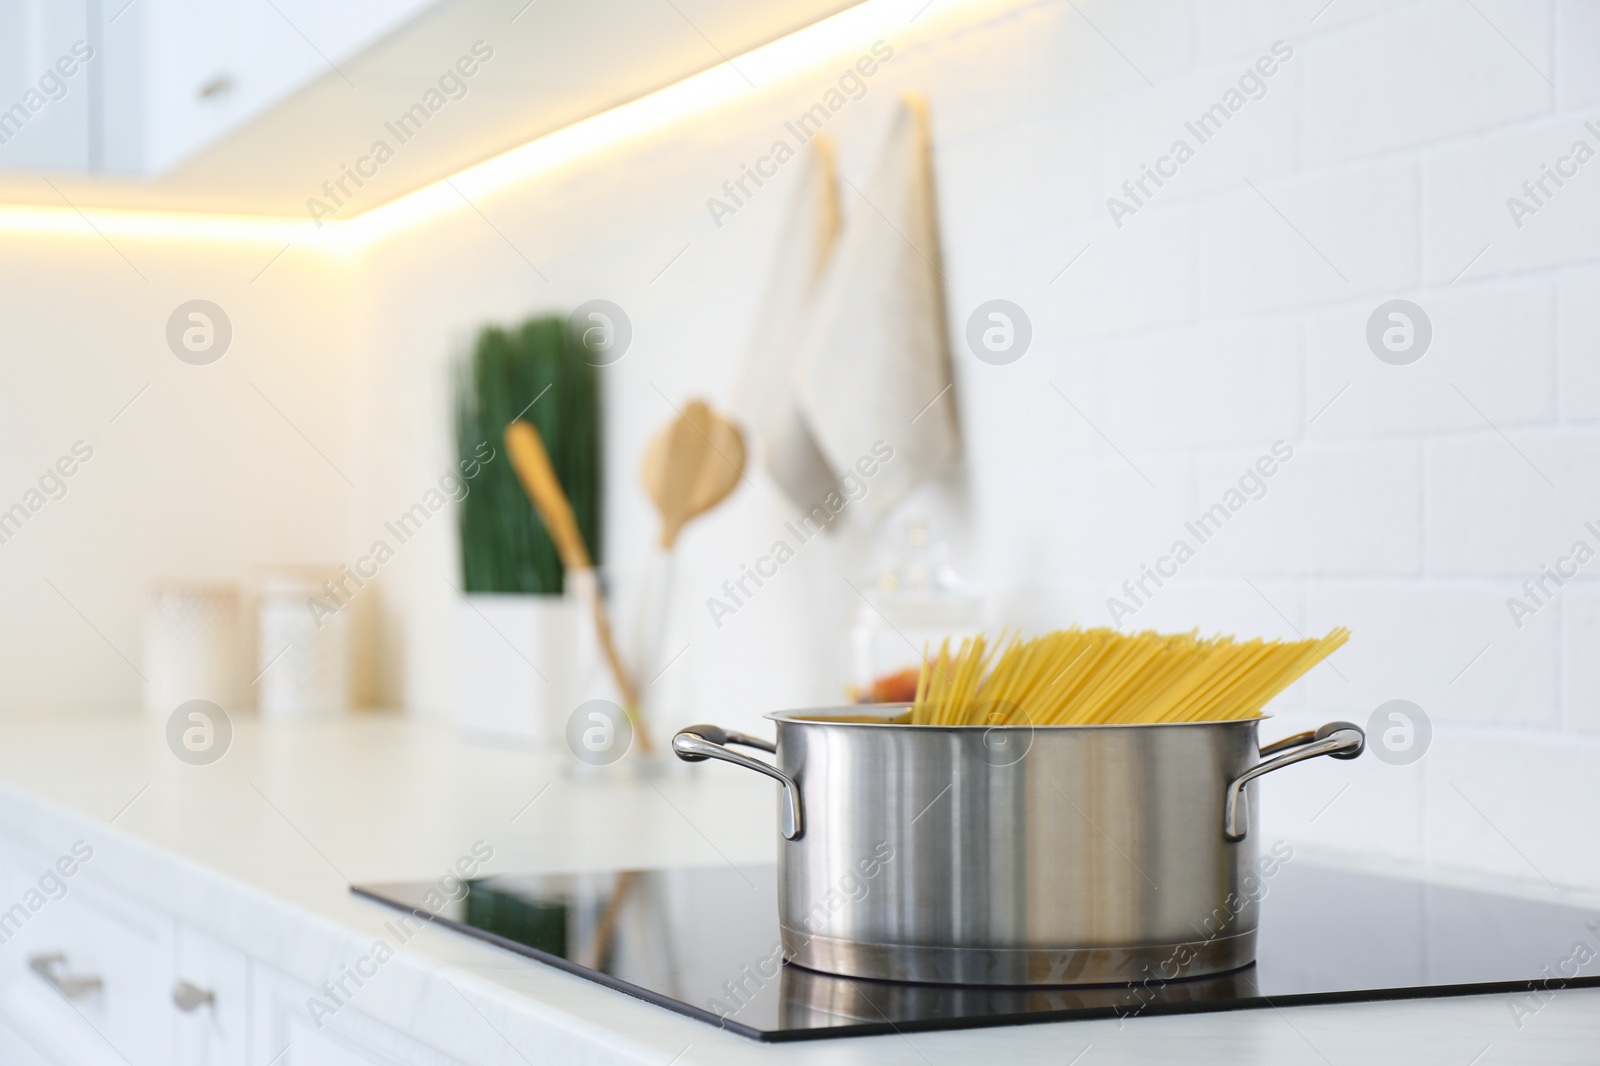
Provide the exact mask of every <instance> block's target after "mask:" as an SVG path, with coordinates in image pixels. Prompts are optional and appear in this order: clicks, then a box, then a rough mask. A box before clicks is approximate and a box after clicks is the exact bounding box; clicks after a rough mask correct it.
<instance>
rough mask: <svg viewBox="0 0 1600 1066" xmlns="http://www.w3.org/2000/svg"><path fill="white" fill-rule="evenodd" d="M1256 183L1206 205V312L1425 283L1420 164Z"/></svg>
mask: <svg viewBox="0 0 1600 1066" xmlns="http://www.w3.org/2000/svg"><path fill="white" fill-rule="evenodd" d="M1252 180H1253V179H1252ZM1255 185H1256V188H1250V187H1249V186H1244V187H1242V188H1240V190H1239V191H1238V192H1235V193H1230V194H1227V195H1223V196H1219V197H1216V198H1215V199H1212V200H1208V201H1206V202H1205V203H1204V204H1203V205H1202V206H1201V208H1200V209H1199V215H1200V309H1201V313H1202V314H1203V315H1205V316H1207V317H1211V316H1228V315H1241V314H1249V313H1252V312H1260V311H1272V310H1278V309H1282V308H1299V307H1304V306H1307V305H1310V304H1317V303H1328V302H1332V301H1336V300H1337V301H1342V300H1349V299H1353V298H1355V297H1358V296H1362V295H1365V294H1368V293H1380V292H1381V293H1387V292H1393V291H1403V290H1405V289H1408V288H1411V287H1413V286H1414V285H1415V284H1416V283H1417V280H1418V277H1419V270H1420V265H1419V260H1420V251H1419V247H1418V229H1419V224H1420V223H1419V219H1418V217H1417V173H1416V168H1415V166H1414V165H1413V164H1412V163H1410V162H1395V163H1382V164H1378V165H1374V166H1360V167H1352V168H1341V169H1339V170H1337V171H1334V172H1319V173H1315V174H1307V175H1302V176H1297V177H1293V178H1287V179H1283V180H1279V181H1266V182H1256V183H1255ZM1130 228H1131V226H1130Z"/></svg>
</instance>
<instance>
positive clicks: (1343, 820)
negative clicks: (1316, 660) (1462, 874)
mask: <svg viewBox="0 0 1600 1066" xmlns="http://www.w3.org/2000/svg"><path fill="white" fill-rule="evenodd" d="M1326 669H1327V666H1326V665H1323V666H1321V667H1318V670H1319V671H1320V670H1326ZM1275 710H1277V712H1278V717H1276V718H1274V719H1273V720H1272V721H1269V722H1264V723H1262V725H1261V739H1262V740H1263V741H1270V740H1277V739H1278V738H1280V737H1285V736H1290V735H1291V734H1294V733H1296V732H1301V731H1303V730H1307V729H1315V728H1317V727H1318V726H1320V725H1323V724H1324V723H1326V722H1329V721H1334V720H1337V719H1339V718H1340V717H1344V718H1346V719H1348V718H1351V717H1354V716H1341V715H1339V714H1337V713H1328V712H1326V711H1320V710H1310V711H1307V710H1294V711H1283V710H1282V709H1281V708H1276V706H1275ZM1355 721H1356V723H1357V724H1358V725H1361V726H1363V727H1364V726H1365V725H1366V719H1365V717H1364V716H1361V717H1355ZM1423 781H1424V773H1423V770H1422V768H1421V767H1420V766H1419V765H1418V764H1415V763H1413V764H1412V765H1409V766H1391V765H1389V764H1388V763H1385V762H1383V761H1381V760H1379V759H1375V758H1373V756H1372V753H1371V752H1370V751H1368V752H1367V753H1366V754H1364V755H1362V756H1361V757H1360V758H1358V759H1353V760H1339V759H1312V760H1310V761H1309V762H1305V763H1299V764H1297V765H1295V766H1290V767H1286V768H1284V769H1283V770H1282V771H1280V772H1278V773H1273V774H1268V775H1267V776H1266V777H1263V778H1262V779H1261V782H1260V785H1259V786H1258V787H1259V789H1260V792H1259V796H1260V804H1261V827H1262V830H1263V835H1264V837H1265V839H1267V840H1277V839H1283V840H1287V841H1289V842H1290V843H1291V844H1294V845H1297V846H1299V845H1306V846H1312V847H1317V848H1326V849H1335V850H1341V851H1347V852H1361V853H1363V854H1366V855H1374V856H1380V857H1383V858H1389V859H1398V860H1402V861H1410V862H1416V861H1418V860H1419V859H1421V857H1422V854H1423V849H1424V842H1423V799H1422V797H1423V793H1424V785H1423Z"/></svg>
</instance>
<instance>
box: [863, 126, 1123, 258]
mask: <svg viewBox="0 0 1600 1066" xmlns="http://www.w3.org/2000/svg"><path fill="white" fill-rule="evenodd" d="M1101 129H1102V126H1101V123H1100V122H1098V121H1094V120H1084V119H1072V118H1066V117H1063V116H1060V115H1050V116H1040V117H1036V118H1028V119H1022V120H1019V121H1018V122H1015V123H1012V124H1009V125H1007V126H1005V127H1002V128H998V129H987V130H982V131H979V132H977V133H972V134H968V135H967V136H964V137H958V138H950V139H948V140H946V141H944V142H942V143H941V144H940V145H939V154H938V193H939V200H940V203H941V206H942V210H941V212H940V214H941V216H942V218H943V219H944V220H945V222H944V227H943V233H942V238H943V240H944V241H945V243H946V244H947V245H948V246H950V247H954V248H961V247H965V246H967V245H969V244H973V243H982V242H985V241H994V240H997V239H1002V238H1004V239H1010V240H1017V239H1019V238H1022V237H1023V236H1025V235H1026V234H1030V233H1034V232H1037V230H1038V229H1039V227H1040V226H1048V225H1059V224H1062V223H1066V222H1074V223H1079V224H1082V223H1085V222H1090V221H1093V222H1099V221H1100V219H1101V218H1103V217H1104V214H1105V208H1104V206H1103V203H1102V201H1103V200H1104V194H1103V192H1102V187H1101V169H1102V168H1101V164H1100V159H1101V156H1102V147H1101V144H1102V137H1101ZM847 195H850V194H849V193H848V191H847ZM851 198H852V199H853V198H854V197H853V196H852V197H851Z"/></svg>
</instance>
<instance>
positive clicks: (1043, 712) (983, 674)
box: [910, 627, 1350, 725]
mask: <svg viewBox="0 0 1600 1066" xmlns="http://www.w3.org/2000/svg"><path fill="white" fill-rule="evenodd" d="M1349 638H1350V631H1349V630H1348V629H1345V628H1343V627H1340V628H1338V629H1335V630H1333V631H1332V632H1331V633H1329V634H1328V635H1327V636H1325V637H1322V638H1320V639H1318V640H1300V641H1279V640H1245V641H1238V640H1234V639H1233V638H1232V637H1210V638H1206V639H1201V638H1200V636H1199V631H1198V630H1196V631H1195V632H1193V633H1183V634H1172V635H1163V634H1159V633H1154V632H1144V633H1119V632H1117V631H1116V630H1114V629H1079V628H1077V627H1073V628H1071V629H1058V630H1056V631H1054V632H1051V633H1046V634H1044V635H1043V636H1038V637H1034V638H1033V639H1031V640H1022V639H1021V638H1020V637H1017V636H1012V637H1011V638H1010V640H1009V641H1008V640H1007V639H1006V636H1005V634H1004V633H1002V634H1001V635H1000V639H999V640H998V641H996V642H995V643H994V644H991V643H990V642H989V641H988V640H986V639H985V638H984V637H983V636H982V635H981V634H980V635H978V636H976V637H970V638H967V639H965V640H963V641H962V642H961V645H960V647H958V648H957V649H956V650H955V651H954V652H952V651H951V650H950V642H949V640H946V641H945V642H944V643H943V644H942V645H941V646H940V648H939V650H938V652H937V653H936V654H933V655H925V656H924V657H923V661H922V671H921V674H920V676H919V677H918V679H917V696H916V701H915V702H914V703H913V704H912V708H911V716H910V721H911V723H912V724H914V725H995V724H1016V725H1020V724H1023V723H1028V724H1032V725H1109V724H1119V723H1121V724H1132V723H1141V722H1211V721H1225V720H1229V719H1235V718H1254V717H1257V716H1258V715H1260V714H1261V709H1262V708H1263V707H1265V706H1266V705H1267V703H1268V701H1270V700H1271V699H1272V698H1273V697H1274V696H1276V695H1277V694H1278V693H1280V692H1282V691H1283V690H1284V689H1286V688H1288V687H1289V686H1290V685H1292V684H1293V683H1294V682H1295V681H1297V680H1298V679H1299V678H1300V677H1301V676H1302V675H1304V674H1305V672H1306V671H1308V670H1310V669H1311V668H1312V667H1313V666H1315V665H1317V664H1318V663H1319V662H1321V661H1322V660H1323V659H1325V658H1327V657H1328V655H1329V654H1330V653H1332V652H1333V651H1334V650H1335V649H1336V648H1338V647H1339V646H1340V645H1342V644H1344V642H1345V641H1346V640H1348V639H1349Z"/></svg>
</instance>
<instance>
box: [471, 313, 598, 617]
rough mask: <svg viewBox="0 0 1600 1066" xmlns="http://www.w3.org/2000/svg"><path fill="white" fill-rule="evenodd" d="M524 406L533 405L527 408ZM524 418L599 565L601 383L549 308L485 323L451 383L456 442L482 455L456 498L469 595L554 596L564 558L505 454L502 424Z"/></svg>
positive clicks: (560, 588)
mask: <svg viewBox="0 0 1600 1066" xmlns="http://www.w3.org/2000/svg"><path fill="white" fill-rule="evenodd" d="M530 405H531V406H530ZM518 417H521V418H523V419H524V420H526V421H528V422H532V423H533V425H534V426H535V427H536V428H537V429H538V430H539V435H540V436H541V437H543V438H544V444H545V448H546V450H547V451H548V452H549V453H550V462H551V465H552V466H554V467H555V471H556V476H557V477H558V478H560V479H561V486H562V488H564V489H565V490H566V493H567V496H568V498H569V499H571V501H572V510H573V513H574V514H575V515H576V516H577V519H578V528H579V529H580V530H581V531H582V532H583V539H584V541H585V543H586V544H587V545H588V547H589V556H590V558H592V559H593V560H594V561H595V563H596V565H598V564H599V562H600V388H599V381H598V379H597V374H596V369H595V367H593V366H592V365H590V364H589V363H588V362H587V361H586V360H585V359H584V358H583V356H582V354H581V350H580V349H579V348H578V347H577V346H576V345H575V344H573V343H571V342H570V341H569V340H568V337H567V328H566V320H565V319H563V318H560V317H557V316H554V315H550V316H545V317H542V318H534V319H530V320H528V321H527V322H526V323H524V324H523V325H522V326H521V327H520V328H518V329H513V330H503V329H499V328H497V327H489V328H486V329H484V330H483V331H482V332H481V333H479V334H478V342H477V345H476V347H475V348H474V349H473V352H472V356H471V358H469V359H467V360H464V361H463V363H462V366H461V372H460V377H459V380H458V383H457V390H456V448H457V452H458V454H459V458H460V459H461V460H462V461H463V462H466V461H468V460H471V459H475V458H480V459H481V456H482V455H483V454H484V452H483V451H482V450H480V449H481V446H482V445H483V443H484V442H488V444H489V446H490V447H492V448H493V449H494V456H495V457H494V459H493V460H492V461H491V462H488V463H484V464H482V470H481V472H480V473H479V474H478V476H477V477H476V478H474V479H472V480H471V481H470V482H468V486H469V491H468V493H467V496H466V499H464V500H462V502H461V509H460V518H461V569H462V575H461V576H462V580H463V581H464V586H463V587H464V588H465V590H466V591H467V592H524V593H545V594H549V595H555V594H559V593H560V592H561V590H562V573H561V559H560V557H559V556H557V555H556V549H555V545H554V544H553V543H551V540H550V536H549V534H548V533H546V532H545V528H544V525H543V523H541V522H540V521H539V516H538V515H537V514H536V513H535V512H534V510H533V505H532V504H531V503H529V502H528V497H527V496H526V495H525V494H524V493H523V491H522V485H521V483H520V482H519V481H518V480H517V476H516V473H515V471H513V470H512V468H511V463H510V461H509V460H508V459H507V457H506V449H505V429H506V426H507V425H508V424H509V423H510V422H511V421H512V420H513V419H515V418H518Z"/></svg>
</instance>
